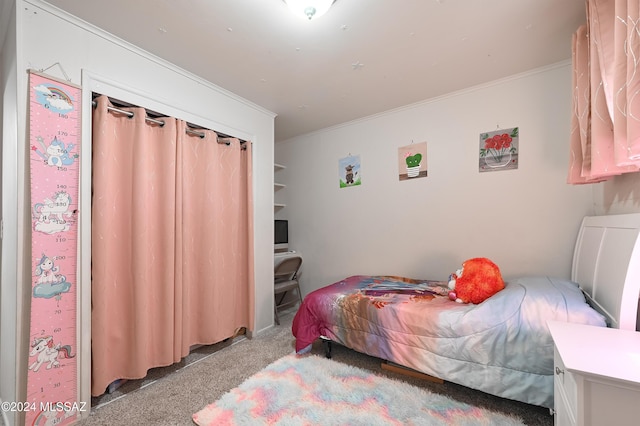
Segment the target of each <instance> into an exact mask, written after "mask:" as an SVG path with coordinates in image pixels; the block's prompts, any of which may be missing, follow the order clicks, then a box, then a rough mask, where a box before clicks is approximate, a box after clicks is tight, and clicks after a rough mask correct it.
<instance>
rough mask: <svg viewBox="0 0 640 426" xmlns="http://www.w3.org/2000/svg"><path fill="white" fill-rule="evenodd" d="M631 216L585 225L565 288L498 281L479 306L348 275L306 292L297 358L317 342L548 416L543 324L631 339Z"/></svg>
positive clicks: (634, 225)
mask: <svg viewBox="0 0 640 426" xmlns="http://www.w3.org/2000/svg"><path fill="white" fill-rule="evenodd" d="M639 230H640V214H626V215H608V216H589V217H585V218H584V219H583V221H582V223H581V226H580V230H579V233H578V237H577V240H576V244H575V249H574V255H573V265H572V271H571V280H567V279H562V278H556V277H550V276H545V275H539V276H537V275H536V276H521V277H514V278H507V279H505V281H506V283H505V288H504V290H502V291H500V292H499V293H497V294H495V295H494V296H492V297H490V298H489V299H487V300H485V301H484V302H482V303H480V304H478V305H472V304H459V303H455V302H453V301H451V300H449V299H448V298H447V297H446V296H439V295H437V294H434V293H431V292H429V291H428V290H427V287H428V285H429V284H434V283H436V282H435V281H432V280H428V279H413V278H407V277H397V276H369V275H356V276H350V277H347V278H345V279H343V280H340V281H338V282H335V283H333V284H330V285H328V286H326V287H323V288H320V289H318V290H316V291H314V292H312V293H309V294H308V295H307V296H306V297H305V298H304V300H303V303H302V304H301V306H300V308H299V309H298V311H297V313H296V315H295V317H294V320H293V325H292V331H293V334H294V336H295V337H296V351H297V352H298V353H304V352H306V351H308V350H309V349H310V348H311V345H312V343H313V342H315V341H316V340H317V339H319V338H322V339H324V340H325V341H328V342H336V343H338V344H341V345H344V346H346V347H348V348H351V349H353V350H356V351H358V352H362V353H366V354H368V355H372V356H375V357H378V358H381V359H383V360H386V361H389V362H392V363H394V364H399V365H401V366H404V367H407V368H410V369H412V370H417V371H418V372H422V373H425V374H428V375H430V376H433V377H437V378H440V379H443V380H446V381H449V382H453V383H457V384H460V385H463V386H467V387H469V388H472V389H477V390H480V391H483V392H486V393H489V394H493V395H496V396H500V397H504V398H508V399H513V400H516V401H522V402H525V403H529V404H534V405H540V406H544V407H549V408H553V341H552V339H551V335H550V333H549V331H548V327H547V321H549V320H556V321H568V322H576V323H582V324H589V325H593V326H600V327H605V326H609V327H615V328H625V329H632V330H636V327H637V323H638V300H639V294H640V239H639Z"/></svg>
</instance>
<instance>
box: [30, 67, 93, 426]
mask: <svg viewBox="0 0 640 426" xmlns="http://www.w3.org/2000/svg"><path fill="white" fill-rule="evenodd" d="M80 99H81V90H80V88H79V87H77V86H74V85H72V84H69V83H65V82H62V81H58V80H56V79H53V78H51V77H47V76H45V75H43V74H39V73H34V72H32V73H30V75H29V145H30V148H31V149H30V150H29V152H30V162H29V166H30V169H31V182H30V185H31V218H32V237H31V274H32V275H31V288H32V291H31V318H30V321H31V322H30V328H29V330H30V331H29V342H30V347H29V360H28V364H27V365H28V372H27V401H26V404H28V405H29V407H28V409H25V411H26V424H28V425H44V424H55V425H58V426H61V425H66V424H70V423H73V422H74V421H75V420H76V417H77V415H78V412H79V411H80V410H81V409H82V410H83V409H85V407H82V406H81V404H80V403H79V402H78V391H77V389H78V383H77V373H78V363H77V361H78V358H77V356H76V354H77V349H78V348H77V330H76V328H77V324H76V310H77V292H76V288H77V279H76V278H77V264H78V263H77V254H78V253H77V241H78V240H77V235H78V228H77V217H78V214H77V212H78V211H77V209H78V193H79V170H80V168H79V154H80V152H79V150H80V142H81V139H80V138H81V120H80Z"/></svg>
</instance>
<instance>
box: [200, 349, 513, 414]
mask: <svg viewBox="0 0 640 426" xmlns="http://www.w3.org/2000/svg"><path fill="white" fill-rule="evenodd" d="M193 421H194V422H195V423H196V424H198V425H199V426H205V425H206V426H212V425H256V424H273V425H277V424H279V425H366V426H374V425H456V426H460V425H491V426H497V425H499V426H502V425H504V426H511V425H513V426H516V425H518V426H522V425H524V423H523V422H522V421H521V420H520V419H518V418H516V417H509V416H506V415H504V414H499V413H494V412H491V411H488V410H486V409H483V408H478V407H474V406H471V405H468V404H464V403H461V402H458V401H455V400H452V399H450V398H447V397H444V396H442V395H438V394H435V393H431V392H428V391H426V390H424V389H420V388H417V387H415V386H411V385H409V384H407V383H403V382H400V381H397V380H392V379H389V378H386V377H382V376H377V375H375V374H371V372H368V371H365V370H362V369H359V368H356V367H352V366H349V365H346V364H341V363H339V362H336V361H332V360H330V359H326V358H321V357H319V356H317V355H307V356H297V355H295V354H291V355H287V356H285V357H283V358H281V359H279V360H277V361H275V362H274V363H272V364H270V365H269V366H267V367H266V368H265V369H263V370H262V371H260V372H258V373H257V374H255V375H254V376H252V377H250V378H249V379H247V380H246V381H245V382H244V383H242V384H241V385H240V386H238V387H237V388H235V389H232V390H231V391H229V392H227V393H226V394H224V395H223V396H222V397H221V398H220V399H219V400H218V401H216V402H214V403H213V404H210V405H208V406H206V407H205V408H204V409H202V410H200V411H198V412H197V413H195V414H194V415H193Z"/></svg>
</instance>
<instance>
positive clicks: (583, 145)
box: [568, 0, 640, 184]
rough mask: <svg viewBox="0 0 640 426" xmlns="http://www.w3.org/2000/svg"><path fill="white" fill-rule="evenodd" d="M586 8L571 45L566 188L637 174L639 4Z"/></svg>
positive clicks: (607, 2)
mask: <svg viewBox="0 0 640 426" xmlns="http://www.w3.org/2000/svg"><path fill="white" fill-rule="evenodd" d="M586 7H587V23H586V24H585V25H583V26H581V27H580V28H579V29H578V31H576V33H574V35H573V43H572V61H573V115H572V122H571V148H570V159H569V174H568V182H569V183H571V184H583V183H594V182H601V181H604V180H607V179H610V178H612V177H613V176H616V175H620V174H623V173H629V172H636V171H638V170H640V69H639V68H638V67H639V65H640V27H639V26H638V25H639V22H638V21H639V19H640V13H639V11H640V2H638V0H587V2H586Z"/></svg>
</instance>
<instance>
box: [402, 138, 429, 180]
mask: <svg viewBox="0 0 640 426" xmlns="http://www.w3.org/2000/svg"><path fill="white" fill-rule="evenodd" d="M426 163H427V143H426V142H422V143H416V144H413V143H412V144H411V145H407V146H403V147H400V148H398V178H399V179H400V180H409V179H416V178H419V177H427V164H426Z"/></svg>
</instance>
